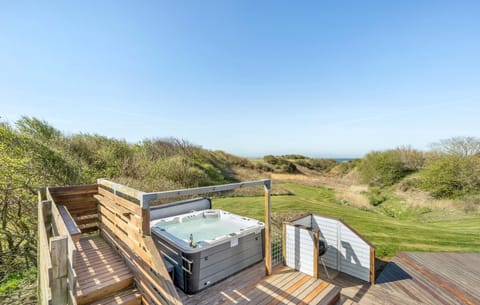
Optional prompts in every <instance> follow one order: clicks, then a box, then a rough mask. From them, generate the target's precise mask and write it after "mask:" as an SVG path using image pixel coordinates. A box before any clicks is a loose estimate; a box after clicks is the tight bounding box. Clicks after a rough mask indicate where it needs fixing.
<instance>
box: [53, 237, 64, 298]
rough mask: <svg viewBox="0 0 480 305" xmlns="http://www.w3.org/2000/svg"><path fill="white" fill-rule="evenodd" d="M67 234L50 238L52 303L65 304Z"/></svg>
mask: <svg viewBox="0 0 480 305" xmlns="http://www.w3.org/2000/svg"><path fill="white" fill-rule="evenodd" d="M67 248H68V245H67V236H57V237H51V238H50V255H51V259H52V274H53V279H52V304H53V305H56V304H59V305H60V304H62V305H64V304H67V299H68V298H67V297H68V296H67V293H68V289H67V276H68V266H67V252H68V251H67Z"/></svg>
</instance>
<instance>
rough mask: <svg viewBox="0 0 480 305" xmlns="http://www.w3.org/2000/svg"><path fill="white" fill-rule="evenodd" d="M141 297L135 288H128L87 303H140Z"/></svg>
mask: <svg viewBox="0 0 480 305" xmlns="http://www.w3.org/2000/svg"><path fill="white" fill-rule="evenodd" d="M141 298H142V295H141V294H140V293H139V292H138V290H137V289H136V288H130V289H127V290H123V291H121V292H119V293H117V294H115V295H112V296H110V297H107V298H105V299H102V300H100V301H95V302H93V303H90V304H89V305H118V304H122V305H140V301H141Z"/></svg>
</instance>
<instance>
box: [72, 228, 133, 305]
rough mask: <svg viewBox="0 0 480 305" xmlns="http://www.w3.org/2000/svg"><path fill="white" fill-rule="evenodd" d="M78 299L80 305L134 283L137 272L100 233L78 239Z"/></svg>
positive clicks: (76, 268)
mask: <svg viewBox="0 0 480 305" xmlns="http://www.w3.org/2000/svg"><path fill="white" fill-rule="evenodd" d="M77 249H78V255H77V261H76V264H75V270H76V272H77V289H76V292H75V297H76V301H77V303H78V304H79V305H82V304H88V303H91V302H94V301H99V300H102V299H103V298H105V297H107V296H109V295H110V294H112V293H115V292H117V291H121V290H123V289H125V288H127V287H129V286H131V285H132V284H133V273H132V271H131V270H130V268H128V266H127V265H126V264H125V263H124V262H123V261H122V260H121V259H120V256H118V254H116V253H115V252H114V250H113V249H112V248H111V247H110V246H108V244H107V243H106V242H105V241H103V240H102V239H101V238H100V237H84V238H82V239H80V241H79V242H78V243H77Z"/></svg>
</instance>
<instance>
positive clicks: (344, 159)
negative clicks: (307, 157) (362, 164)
mask: <svg viewBox="0 0 480 305" xmlns="http://www.w3.org/2000/svg"><path fill="white" fill-rule="evenodd" d="M355 159H358V158H333V160H335V161H336V162H338V163H341V162H347V161H352V160H355Z"/></svg>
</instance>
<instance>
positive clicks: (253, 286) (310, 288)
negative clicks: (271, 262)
mask: <svg viewBox="0 0 480 305" xmlns="http://www.w3.org/2000/svg"><path fill="white" fill-rule="evenodd" d="M264 272H265V268H264V265H263V263H258V264H256V265H254V266H252V267H250V268H247V269H245V270H244V271H241V272H239V273H237V274H236V275H234V276H232V277H229V278H228V279H226V280H224V281H222V282H220V283H217V284H216V285H214V286H211V287H209V288H207V289H205V290H203V291H201V292H199V293H197V294H194V295H187V294H185V293H183V292H182V291H180V290H178V292H179V295H180V297H181V299H182V301H183V304H185V305H194V304H195V305H207V304H209V305H218V304H258V305H262V304H292V305H293V304H325V305H330V304H335V303H336V302H337V300H338V299H339V297H340V288H339V287H337V286H335V285H333V284H331V283H329V282H326V281H323V280H321V279H315V278H312V277H311V276H308V275H305V274H303V273H301V272H298V271H295V270H292V269H289V268H287V267H280V268H278V269H276V270H275V271H274V273H273V274H272V275H270V276H266V277H265V276H264Z"/></svg>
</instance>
